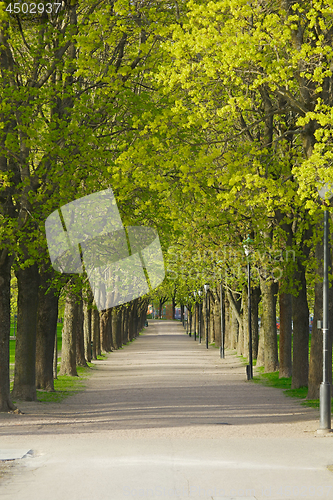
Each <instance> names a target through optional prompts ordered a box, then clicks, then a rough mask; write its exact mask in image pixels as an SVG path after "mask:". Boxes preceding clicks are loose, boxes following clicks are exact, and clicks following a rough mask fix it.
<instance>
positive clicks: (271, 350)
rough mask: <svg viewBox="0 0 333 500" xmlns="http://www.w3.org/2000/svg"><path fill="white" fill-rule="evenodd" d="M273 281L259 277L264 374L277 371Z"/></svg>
mask: <svg viewBox="0 0 333 500" xmlns="http://www.w3.org/2000/svg"><path fill="white" fill-rule="evenodd" d="M274 289H275V286H274V281H273V280H272V279H270V278H268V279H264V278H262V277H261V291H262V310H263V321H264V330H265V335H264V337H265V338H264V349H265V364H264V366H265V372H266V373H269V372H275V371H277V370H278V367H279V364H278V349H277V332H276V310H275V307H274V306H275V299H274Z"/></svg>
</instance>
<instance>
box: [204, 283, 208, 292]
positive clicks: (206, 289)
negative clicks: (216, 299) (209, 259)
mask: <svg viewBox="0 0 333 500" xmlns="http://www.w3.org/2000/svg"><path fill="white" fill-rule="evenodd" d="M204 289H205V292H206V293H207V292H208V290H209V285H204Z"/></svg>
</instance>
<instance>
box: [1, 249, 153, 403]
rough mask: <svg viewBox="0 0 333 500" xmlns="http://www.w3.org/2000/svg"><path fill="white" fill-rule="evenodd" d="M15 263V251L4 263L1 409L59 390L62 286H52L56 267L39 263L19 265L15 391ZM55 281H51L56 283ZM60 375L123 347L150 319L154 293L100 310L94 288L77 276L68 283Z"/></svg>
mask: <svg viewBox="0 0 333 500" xmlns="http://www.w3.org/2000/svg"><path fill="white" fill-rule="evenodd" d="M10 269H11V261H10V259H9V257H7V260H6V261H5V262H4V263H3V265H1V263H0V271H1V273H0V279H2V280H3V283H2V285H4V284H6V286H2V287H1V289H2V290H3V291H6V292H7V293H6V294H5V293H2V294H1V295H0V301H1V307H0V312H1V318H0V320H3V323H2V324H1V327H0V411H11V410H15V406H14V405H13V403H12V400H22V401H35V400H36V399H37V389H44V390H47V391H54V379H55V378H56V377H57V357H58V353H57V349H56V346H57V336H56V331H57V318H58V302H59V289H58V288H56V287H55V286H52V278H53V277H54V271H53V270H50V269H48V270H45V269H43V268H39V269H38V266H37V265H36V264H33V265H31V266H29V267H24V268H21V269H18V270H17V271H16V272H15V274H16V277H17V285H18V299H17V331H16V352H15V371H14V385H13V390H12V393H11V395H10V389H9V388H10V381H9V337H10ZM50 284H51V285H50ZM65 292H66V302H65V313H64V324H63V331H62V351H61V366H60V372H59V373H60V375H65V374H66V375H71V376H77V369H76V367H77V366H87V362H89V361H91V360H92V359H97V356H98V355H100V354H101V353H107V352H110V351H112V350H114V349H119V348H120V347H121V346H122V345H123V344H125V343H127V342H129V341H131V340H133V339H134V338H135V337H136V336H137V335H138V334H139V332H140V331H141V330H142V328H143V327H144V324H145V320H146V314H147V306H148V299H141V298H138V299H135V300H133V301H132V302H130V303H128V304H125V305H121V306H118V307H114V308H112V309H109V310H107V311H102V312H99V311H98V310H97V309H96V307H95V306H94V303H93V296H92V294H91V292H89V293H84V294H82V291H81V289H80V286H78V284H77V283H75V278H72V279H70V280H69V281H68V282H67V284H66V285H65Z"/></svg>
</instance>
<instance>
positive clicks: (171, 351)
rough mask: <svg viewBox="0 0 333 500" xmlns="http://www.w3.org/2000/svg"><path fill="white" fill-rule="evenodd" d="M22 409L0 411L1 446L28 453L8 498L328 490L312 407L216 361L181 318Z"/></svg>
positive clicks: (324, 447)
mask: <svg viewBox="0 0 333 500" xmlns="http://www.w3.org/2000/svg"><path fill="white" fill-rule="evenodd" d="M19 407H20V408H21V410H22V411H24V412H25V413H24V415H10V414H8V415H7V414H6V415H0V443H1V448H7V449H8V448H25V447H27V446H29V447H31V448H32V449H33V450H34V452H35V458H29V459H26V460H25V461H22V463H21V464H20V468H19V469H17V470H18V472H19V474H18V475H16V476H15V481H13V482H12V483H11V482H8V481H7V483H6V484H4V485H3V487H2V488H1V485H0V496H1V493H2V494H3V498H6V499H10V498H15V499H21V498H22V499H23V498H24V500H29V499H30V498H31V499H32V498H33V499H34V500H39V499H40V500H42V499H43V500H44V498H48V499H51V500H53V499H56V498H60V493H61V495H62V496H61V497H62V498H63V499H64V500H67V498H68V499H71V500H73V499H75V498H78V499H79V498H80V500H81V499H83V498H93V499H94V498H96V499H97V498H98V499H99V498H103V499H104V498H112V499H113V498H114V499H115V500H123V499H124V498H129V499H131V500H132V498H147V499H151V500H155V499H157V498H174V499H183V498H190V499H192V500H197V499H199V498H200V499H206V498H207V499H214V500H217V499H220V498H224V499H227V498H238V497H239V498H251V499H252V498H255V499H263V498H266V497H270V498H273V499H278V498H279V499H282V498H284V499H288V498H305V499H309V498H332V497H333V474H332V473H331V472H329V471H328V470H327V466H328V465H330V464H332V463H333V452H332V450H333V441H332V440H331V439H330V437H325V438H323V437H316V434H315V431H316V429H317V428H318V423H319V420H318V418H319V415H318V411H317V410H314V409H312V408H307V407H303V406H301V404H300V402H299V401H298V400H294V399H291V398H287V397H286V396H285V395H284V394H283V392H282V391H281V390H279V389H273V388H269V387H263V386H261V385H258V384H254V383H251V382H247V381H246V377H245V366H244V365H241V364H240V362H239V360H238V358H236V357H235V356H233V355H231V354H230V353H229V354H228V355H227V357H226V359H224V360H221V359H220V358H219V351H218V349H215V348H212V347H210V348H209V349H208V350H207V349H206V348H205V345H204V344H202V345H198V341H197V342H194V339H193V338H189V337H188V336H186V335H185V334H184V330H183V328H182V326H181V325H180V324H179V323H177V322H170V321H161V322H158V321H155V322H151V321H150V322H149V327H148V328H147V329H146V330H145V333H144V335H141V336H140V337H139V338H138V339H136V340H135V341H134V342H132V343H131V344H130V345H128V346H125V347H124V348H123V349H121V350H119V351H116V352H113V353H111V354H110V355H109V356H108V358H107V359H105V360H104V361H98V370H95V371H94V372H93V374H92V376H91V378H89V379H88V381H87V389H86V390H85V391H84V392H80V393H78V394H76V395H75V396H72V397H70V398H68V399H67V400H65V401H63V402H62V403H60V404H59V403H58V404H42V403H20V404H19ZM106 470H108V471H109V472H108V473H107V474H105V471H106ZM129 471H130V473H129ZM57 477H58V479H60V478H61V486H59V488H58V489H57V492H55V491H54V490H52V487H51V485H52V482H53V483H54V481H55V480H56V478H57ZM57 481H58V480H57ZM57 481H56V482H57ZM73 481H74V483H75V484H74V483H73ZM75 481H76V482H75ZM58 482H59V481H58ZM94 482H97V483H98V484H99V490H98V491H99V493H98V494H97V493H94V491H96V490H94V489H93V488H92V487H91V485H92V483H94ZM74 486H75V487H74ZM213 487H214V488H215V490H214V488H213ZM289 487H292V488H294V490H290V491H289V489H288V488H289ZM331 487H332V490H331ZM50 488H51V489H50ZM124 488H127V489H125V490H124ZM163 488H164V490H163ZM167 488H169V489H167ZM170 488H173V490H171V489H170ZM209 488H210V490H209ZM221 488H224V490H223V491H222V490H221ZM241 488H243V489H244V491H243V490H241ZM251 488H252V490H251ZM279 488H280V489H279ZM283 488H284V489H283ZM286 488H287V489H286ZM297 488H298V490H297ZM301 488H303V490H301ZM311 488H312V489H311ZM319 488H322V489H323V491H322V490H321V489H319ZM325 488H326V489H325ZM139 489H140V491H141V493H142V494H141V493H140V492H139ZM62 490H64V491H63V492H62ZM208 490H209V491H208ZM242 491H243V494H239V493H242ZM297 491H298V492H299V494H297ZM168 492H169V493H170V494H167V493H168ZM171 492H173V494H172V495H171ZM246 492H248V494H246ZM251 492H252V493H254V495H252V496H251ZM222 493H223V494H222ZM301 493H303V494H301ZM45 495H47V496H45Z"/></svg>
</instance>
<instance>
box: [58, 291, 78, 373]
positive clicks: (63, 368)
mask: <svg viewBox="0 0 333 500" xmlns="http://www.w3.org/2000/svg"><path fill="white" fill-rule="evenodd" d="M66 288H67V294H66V302H65V314H64V326H63V328H62V348H61V365H60V371H59V375H70V376H72V377H77V376H78V374H77V371H76V323H77V315H78V307H77V304H76V301H77V297H76V295H75V293H74V292H73V290H72V289H71V284H70V283H68V285H67V287H66Z"/></svg>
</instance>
